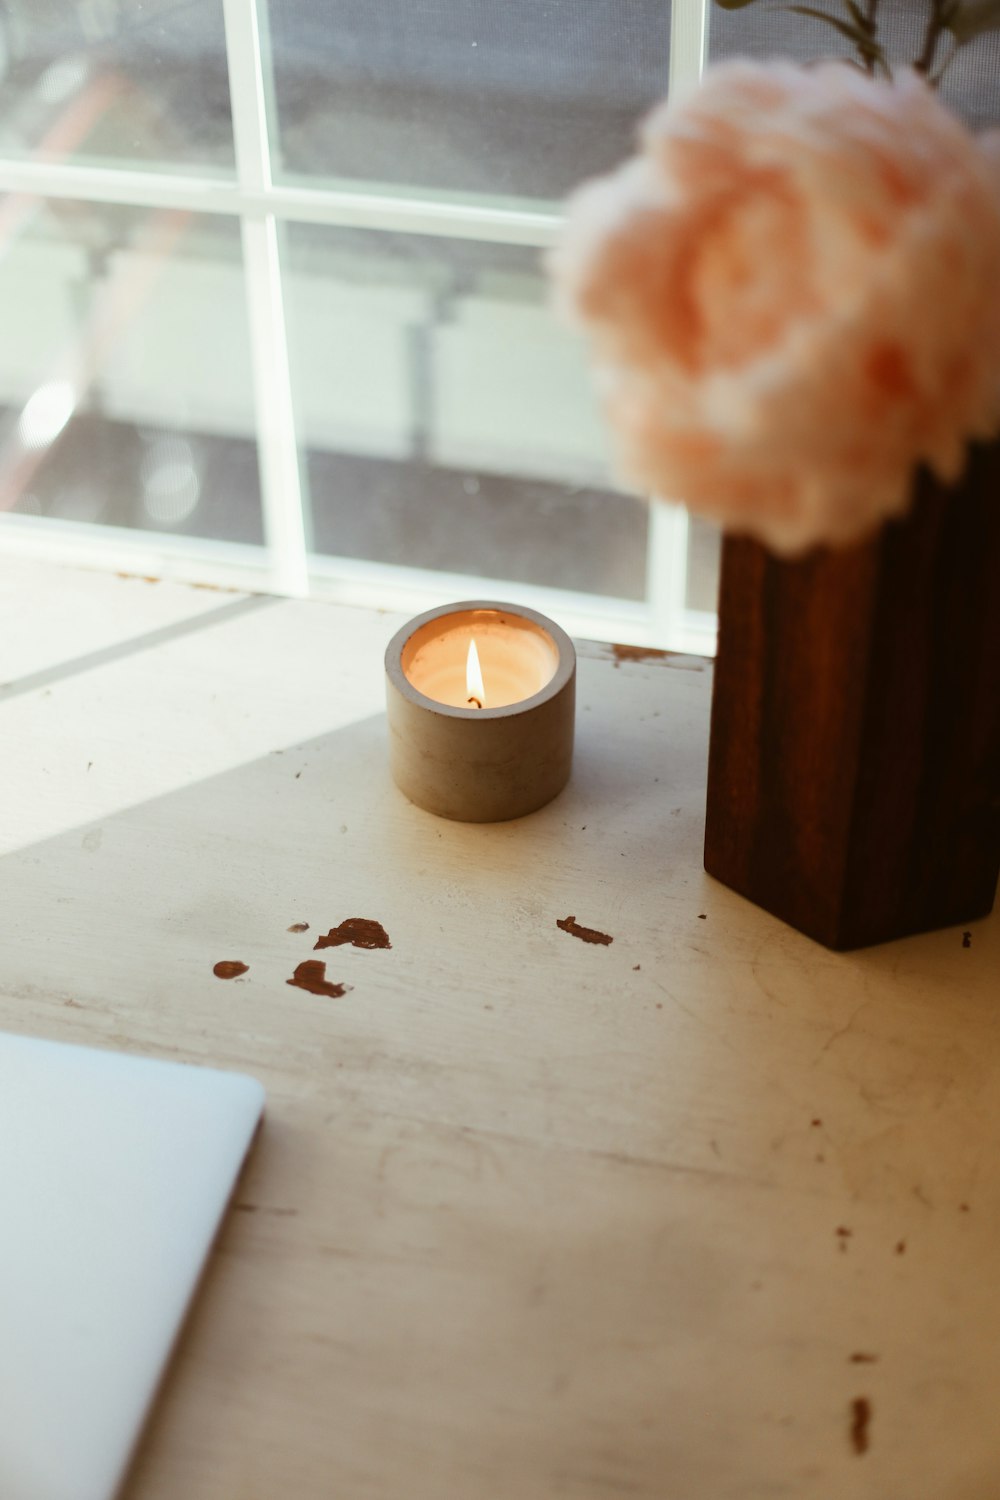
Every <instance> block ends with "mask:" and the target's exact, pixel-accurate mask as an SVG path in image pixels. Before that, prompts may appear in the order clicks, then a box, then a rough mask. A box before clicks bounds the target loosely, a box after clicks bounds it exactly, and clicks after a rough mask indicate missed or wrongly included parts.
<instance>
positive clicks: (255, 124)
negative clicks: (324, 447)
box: [0, 0, 715, 654]
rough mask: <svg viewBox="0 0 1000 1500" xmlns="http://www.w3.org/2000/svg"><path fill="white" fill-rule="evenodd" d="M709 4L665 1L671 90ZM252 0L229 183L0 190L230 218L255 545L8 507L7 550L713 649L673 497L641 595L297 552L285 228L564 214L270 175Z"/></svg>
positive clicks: (691, 63)
mask: <svg viewBox="0 0 1000 1500" xmlns="http://www.w3.org/2000/svg"><path fill="white" fill-rule="evenodd" d="M708 3H709V0H672V4H671V19H670V72H669V79H668V86H669V89H670V92H671V93H672V94H674V95H676V94H678V93H681V92H683V91H685V90H687V89H689V88H691V87H692V86H693V85H694V84H695V83H697V81H698V79H699V78H700V77H701V74H702V71H703V68H704V65H705V57H706V50H707V36H708ZM264 5H265V0H223V7H224V15H225V31H226V53H227V62H228V68H229V81H230V96H231V100H232V118H233V134H234V142H235V153H236V174H235V180H229V181H218V180H214V179H212V178H206V177H200V176H196V175H193V174H191V175H189V174H185V173H183V172H161V171H159V170H158V171H156V172H155V173H154V172H144V171H142V170H141V169H135V168H131V167H121V168H118V167H103V166H91V165H87V164H85V163H73V162H57V163H53V162H45V161H33V160H30V159H29V160H2V159H0V192H5V193H21V194H26V195H31V196H36V197H40V198H74V199H78V200H83V201H90V202H95V203H108V204H116V205H120V206H123V207H131V208H155V209H186V210H190V211H193V212H196V213H209V214H213V215H231V216H234V217H236V218H238V219H239V222H240V228H241V237H242V247H243V272H244V283H245V287H246V297H247V314H248V320H249V333H250V351H251V375H252V384H253V395H254V409H255V418H256V431H257V445H258V462H259V471H260V489H261V504H262V510H263V528H264V546H263V548H260V547H252V546H247V545H243V544H236V543H229V542H221V541H209V540H206V539H203V538H199V537H185V536H171V535H164V534H161V533H156V532H141V531H133V530H130V529H128V528H124V527H113V526H85V525H79V524H75V523H73V522H66V521H61V520H57V519H54V518H44V519H42V518H39V517H33V516H20V515H13V514H12V515H5V516H4V518H3V532H2V537H3V542H4V548H5V550H6V551H8V552H19V553H21V554H26V555H29V556H36V557H38V556H40V557H49V558H53V559H56V560H59V561H66V562H84V563H92V564H94V565H96V566H111V567H114V568H116V569H121V570H124V571H134V572H140V573H148V574H152V573H155V574H156V575H157V576H160V577H172V578H179V579H186V580H189V581H207V582H212V583H216V584H220V585H223V586H229V587H235V588H254V589H262V590H265V591H271V592H275V593H281V594H288V595H292V596H300V595H305V594H319V595H321V596H323V597H327V598H330V599H333V600H336V601H338V602H342V603H354V604H363V605H377V606H379V607H383V608H384V607H387V606H390V607H393V608H398V609H402V610H418V609H426V608H431V607H433V606H436V605H438V604H443V603H446V602H447V601H448V600H454V599H458V598H470V597H476V596H479V597H486V596H489V597H495V598H505V599H509V600H510V601H511V602H513V603H518V602H520V603H524V604H528V605H532V606H535V607H539V608H542V609H544V610H547V611H548V612H549V613H551V614H554V615H558V617H559V619H560V621H561V623H562V624H563V625H564V626H565V627H566V628H567V629H568V630H570V631H571V632H573V633H575V634H578V635H583V636H590V637H594V638H600V639H613V640H617V641H622V642H625V643H631V644H637V645H657V646H662V647H665V648H667V649H671V650H679V651H693V652H704V653H707V654H711V653H713V652H714V650H715V616H714V615H713V614H711V613H708V612H704V611H695V610H690V609H688V608H687V605H686V589H687V559H688V520H687V512H686V511H685V510H684V509H683V507H682V506H680V505H677V504H669V503H667V502H666V501H662V500H654V501H652V502H651V509H650V521H649V541H648V553H647V557H648V561H647V593H646V598H645V600H643V601H636V602H633V601H629V600H621V599H609V598H604V597H601V596H599V595H592V594H579V593H571V592H569V591H567V590H562V589H556V588H551V589H550V588H542V587H538V586H534V585H528V584H524V583H520V582H517V581H516V580H507V581H497V580H495V579H483V578H480V577H474V576H463V575H458V574H452V573H440V572H435V571H431V570H429V569H422V568H410V567H396V566H391V565H388V564H382V563H375V562H362V561H357V560H354V559H350V558H339V557H334V556H325V555H324V556H319V555H314V554H311V553H310V552H309V550H308V545H307V537H308V528H307V524H306V496H305V495H304V493H303V482H302V465H301V463H300V457H299V452H298V445H297V438H296V430H295V416H294V406H293V399H292V385H291V375H290V371H289V361H288V347H287V338H286V329H285V312H284V289H283V281H282V275H281V267H280V263H279V255H278V232H279V225H280V224H281V223H283V222H292V223H310V224H328V225H332V226H337V227H351V228H366V229H376V230H384V231H389V232H394V233H403V234H431V235H435V236H438V237H453V238H458V239H466V240H478V241H482V242H487V243H503V244H511V245H523V246H527V247H530V248H534V249H545V248H547V247H549V246H550V245H552V244H553V243H554V242H555V240H556V237H557V235H558V233H559V229H560V224H561V216H560V214H559V213H558V212H556V211H553V210H551V209H548V208H544V207H538V208H533V207H528V206H524V205H523V204H521V203H518V202H514V201H504V200H495V201H491V202H489V203H477V202H475V201H452V200H450V199H446V198H441V197H435V195H434V194H432V193H424V192H405V191H398V192H397V191H394V190H390V189H386V188H385V187H383V186H375V185H373V186H372V187H370V188H369V187H367V186H366V185H364V184H349V185H347V184H336V183H335V184H330V185H327V184H323V185H322V186H316V187H312V186H300V185H293V184H282V183H275V182H274V180H273V176H272V169H271V135H270V130H269V117H270V118H273V113H272V110H271V108H270V107H269V105H270V95H269V90H270V87H271V82H270V80H271V72H270V63H269V56H268V45H267V37H266V35H264V34H262V20H263V21H264V23H265V24H266V14H265V10H264Z"/></svg>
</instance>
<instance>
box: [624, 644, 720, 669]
mask: <svg viewBox="0 0 1000 1500" xmlns="http://www.w3.org/2000/svg"><path fill="white" fill-rule="evenodd" d="M611 655H612V656H613V657H614V665H615V666H616V667H620V666H621V664H622V662H623V661H657V662H663V663H664V664H665V665H666V666H668V667H679V668H680V670H681V671H683V672H703V671H704V670H705V668H704V666H703V665H702V663H701V662H699V661H692V660H691V659H690V657H686V656H685V655H684V653H683V652H678V651H662V650H661V649H660V648H659V647H658V646H623V645H622V644H621V642H619V641H614V642H613V643H612V645H611Z"/></svg>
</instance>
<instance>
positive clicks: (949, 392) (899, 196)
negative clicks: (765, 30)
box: [552, 62, 1000, 553]
mask: <svg viewBox="0 0 1000 1500" xmlns="http://www.w3.org/2000/svg"><path fill="white" fill-rule="evenodd" d="M552 266H553V271H554V277H555V283H556V289H557V294H558V298H559V301H560V303H561V305H562V307H563V309H564V310H565V312H566V313H567V314H568V315H569V316H570V317H571V318H573V319H574V320H575V321H576V322H577V323H579V324H581V325H582V326H583V327H584V329H585V330H586V332H587V333H588V334H589V336H590V339H591V343H592V347H593V351H594V357H595V362H596V364H597V367H598V370H599V373H600V383H601V388H602V391H603V393H604V398H605V405H606V408H607V411H608V415H609V418H610V421H611V425H612V429H613V432H614V435H615V438H616V443H617V448H618V453H619V459H620V466H621V468H622V471H623V477H625V478H626V479H628V480H631V481H632V482H633V483H634V484H635V485H637V486H638V487H639V488H641V489H646V490H650V491H655V492H656V493H659V494H661V495H665V496H669V497H671V498H681V499H683V500H684V501H686V502H687V504H688V505H690V507H691V509H692V510H696V511H700V512H702V513H704V514H707V515H710V516H714V517H715V518H716V519H718V520H719V521H721V522H722V523H723V524H724V525H726V526H728V527H730V528H731V529H733V530H737V531H746V532H750V533H751V534H754V535H756V536H758V537H759V538H760V539H761V540H763V541H765V542H767V543H768V544H769V545H770V546H772V547H773V548H775V550H777V551H781V552H786V553H790V552H801V551H803V550H805V549H807V548H809V547H811V546H814V545H817V544H819V543H846V542H850V541H852V540H854V539H855V538H857V537H858V536H860V535H862V534H863V533H865V532H866V531H868V530H870V529H872V528H873V527H874V526H876V525H877V524H878V523H879V522H880V521H881V520H883V519H884V518H886V517H887V516H891V515H896V514H899V513H901V512H902V511H903V510H905V508H906V505H907V503H908V496H909V492H910V488H911V483H912V476H913V471H914V469H915V467H916V466H917V465H918V464H920V463H927V464H929V465H930V466H931V467H932V468H933V469H934V470H935V471H936V472H937V473H938V474H939V475H940V476H941V477H942V478H943V479H946V480H952V479H954V478H956V477H957V476H958V475H959V474H960V472H961V468H962V465H963V463H964V455H965V450H966V446H967V443H968V441H969V440H970V439H974V438H986V437H990V436H992V435H993V434H995V433H996V432H997V431H998V430H1000V274H998V272H997V267H998V266H1000V132H993V133H992V134H991V135H989V136H986V137H983V138H982V139H981V140H978V141H977V139H976V138H975V137H973V136H972V135H970V134H969V133H968V131H966V130H965V128H964V127H963V126H962V125H961V124H960V123H959V122H958V121H957V120H956V119H955V118H954V117H953V116H952V115H951V114H950V113H949V112H948V111H947V109H945V107H944V106H943V105H942V104H941V103H940V101H939V100H938V99H937V97H936V96H935V95H934V94H933V93H932V92H931V91H930V90H929V89H928V87H927V85H926V84H925V83H924V81H923V80H922V79H921V78H919V77H918V76H917V75H916V74H913V73H904V74H902V75H901V76H900V77H899V78H898V79H897V80H896V82H895V83H892V84H890V83H887V82H881V81H875V80H873V79H871V78H869V77H868V76H867V75H865V74H863V73H861V72H859V71H858V70H856V69H852V68H848V67H844V66H843V65H841V64H836V63H831V64H825V65H823V66H821V67H817V68H811V69H808V70H807V69H802V68H798V67H796V66H794V65H792V64H789V63H774V64H770V65H767V66H762V65H758V64H753V63H747V62H739V63H732V64H728V65H725V66H723V67H720V68H717V69H715V70H712V71H710V72H709V74H708V75H707V76H706V79H705V81H704V83H703V84H702V87H701V88H700V90H699V91H698V92H697V93H695V94H694V95H692V96H689V97H688V98H687V99H686V100H684V101H683V102H682V103H681V104H679V105H673V104H669V103H668V104H665V105H662V106H660V107H659V108H658V109H656V110H655V111H654V112H653V114H652V115H651V116H650V117H649V119H648V120H647V121H646V123H645V126H644V127H643V131H642V138H641V149H640V152H639V154H638V155H637V156H636V157H635V158H634V159H633V160H632V161H631V162H629V163H627V164H626V165H625V166H624V167H623V168H621V169H620V170H619V171H618V172H617V173H615V174H613V175H612V176H611V177H608V178H605V179H602V180H601V181H599V182H597V183H592V184H589V185H587V186H586V187H585V188H584V189H582V190H581V192H580V193H579V194H577V195H576V197H575V198H574V199H573V200H571V203H570V211H569V216H568V222H567V227H566V230H565V232H564V235H563V239H562V242H561V245H560V247H559V248H558V249H557V251H556V252H555V253H554V255H553V258H552Z"/></svg>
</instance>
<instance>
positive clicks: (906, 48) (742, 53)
mask: <svg viewBox="0 0 1000 1500" xmlns="http://www.w3.org/2000/svg"><path fill="white" fill-rule="evenodd" d="M817 8H818V9H821V10H826V11H827V12H828V13H829V14H831V15H836V16H838V17H840V16H841V10H840V8H839V7H837V6H834V5H826V6H824V5H822V4H820V5H819V6H818V7H817ZM710 13H711V32H710V45H709V56H710V59H711V61H712V62H719V61H721V59H723V58H725V57H755V58H758V59H760V60H762V61H763V60H766V59H767V58H769V57H775V56H778V55H780V56H784V57H793V58H796V59H797V60H798V61H800V62H810V61H815V60H816V59H817V58H820V57H852V56H854V55H855V54H854V50H853V47H852V44H851V43H850V42H849V41H848V40H846V39H845V38H843V37H840V36H838V35H837V32H836V31H835V30H834V28H833V27H832V26H827V25H825V24H824V23H823V22H822V21H817V20H815V19H814V18H812V17H809V16H799V15H792V14H790V13H789V12H788V11H779V10H776V9H774V8H772V7H770V6H765V5H751V6H748V7H746V8H745V9H743V10H734V11H729V10H723V9H722V8H721V7H720V6H718V5H715V4H713V5H711V7H710ZM928 13H929V0H922V3H920V4H916V3H915V0H880V4H879V7H878V13H877V14H878V25H879V38H880V40H881V41H882V43H883V46H884V47H885V51H886V55H887V56H888V57H889V58H890V60H891V61H897V62H898V61H903V60H908V61H911V62H912V61H913V60H914V59H915V58H916V57H918V56H919V55H920V51H921V48H922V45H923V38H924V31H925V29H926V26H927V16H928ZM946 43H947V39H946ZM949 50H950V43H947V44H945V43H943V44H942V46H941V48H940V61H942V62H943V61H944V59H945V58H946V57H947V55H948V51H949ZM998 79H1000V33H996V32H994V33H993V34H992V35H988V36H982V37H979V38H978V39H977V40H976V41H975V42H972V43H970V44H969V45H968V46H967V47H966V48H965V49H964V50H963V51H961V52H959V53H958V55H957V57H956V58H955V60H954V62H953V63H951V64H949V66H948V69H947V71H946V72H945V76H944V81H943V83H942V85H941V93H942V96H943V97H944V98H945V99H946V100H947V102H948V103H949V104H950V105H951V106H952V108H953V109H955V110H956V111H957V112H958V114H960V115H961V116H962V117H963V118H964V119H965V120H966V121H967V122H968V123H969V124H970V125H972V126H973V127H974V128H976V129H979V128H981V127H982V126H984V125H988V124H996V123H1000V88H998V86H997V80H998Z"/></svg>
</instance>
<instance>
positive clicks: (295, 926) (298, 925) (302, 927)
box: [288, 922, 309, 932]
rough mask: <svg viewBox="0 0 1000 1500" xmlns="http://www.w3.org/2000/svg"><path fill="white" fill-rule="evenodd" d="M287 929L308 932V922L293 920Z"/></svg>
mask: <svg viewBox="0 0 1000 1500" xmlns="http://www.w3.org/2000/svg"><path fill="white" fill-rule="evenodd" d="M288 931H289V932H308V931H309V923H308V922H293V923H292V925H291V927H289V928H288Z"/></svg>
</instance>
